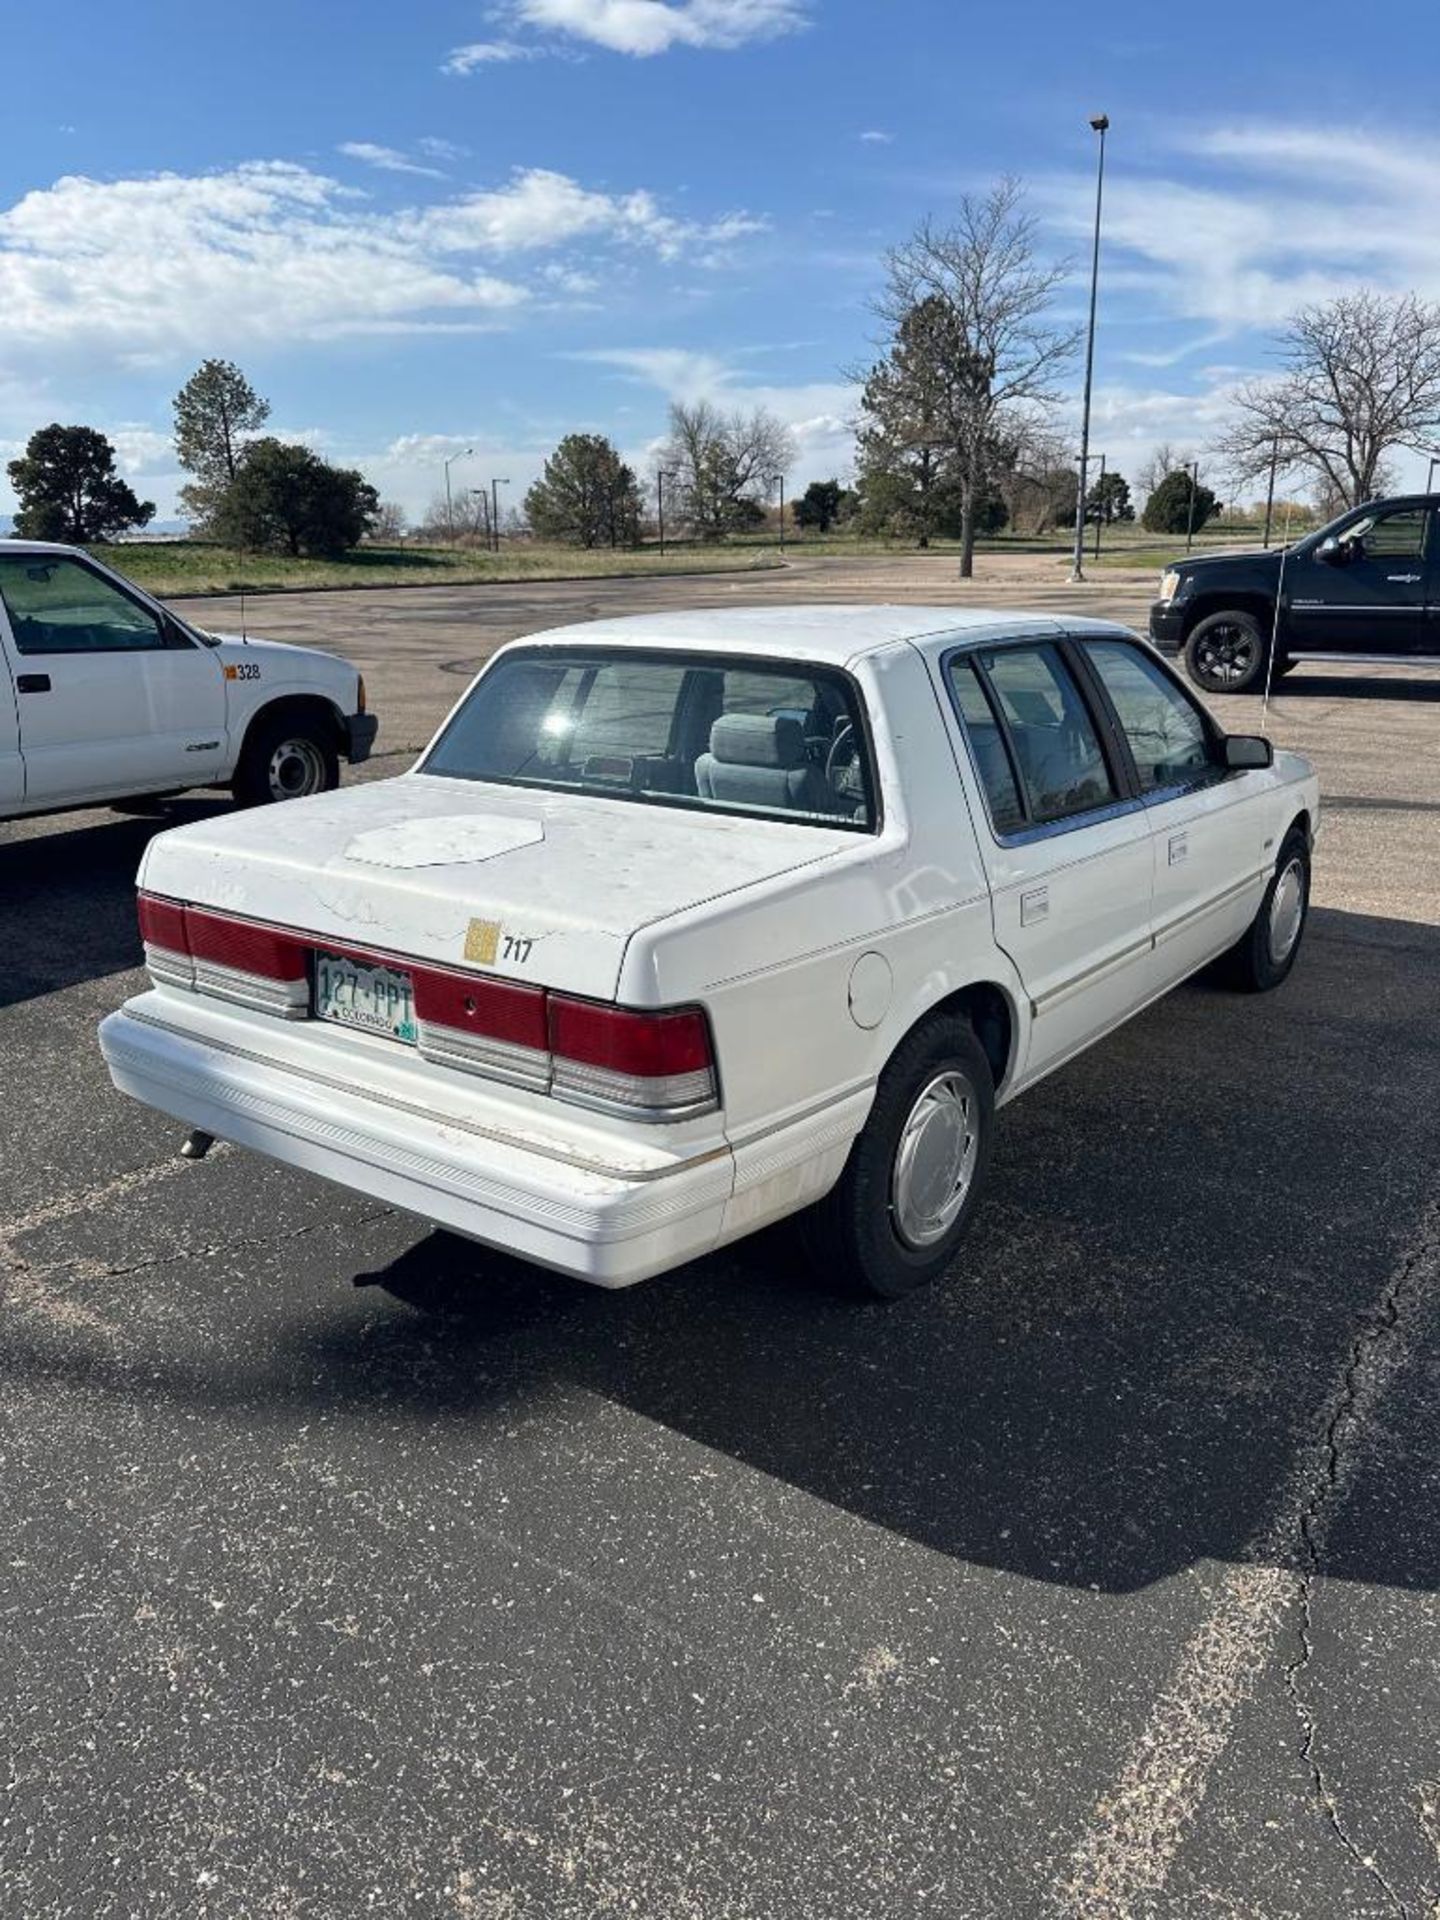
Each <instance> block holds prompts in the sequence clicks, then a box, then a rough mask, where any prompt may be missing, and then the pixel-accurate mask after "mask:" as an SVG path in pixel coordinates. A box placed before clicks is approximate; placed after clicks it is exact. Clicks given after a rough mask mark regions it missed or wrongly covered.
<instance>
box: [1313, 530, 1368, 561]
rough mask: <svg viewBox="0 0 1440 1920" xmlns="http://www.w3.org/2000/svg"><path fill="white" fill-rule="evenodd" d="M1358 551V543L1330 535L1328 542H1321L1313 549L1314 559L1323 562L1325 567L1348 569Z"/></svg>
mask: <svg viewBox="0 0 1440 1920" xmlns="http://www.w3.org/2000/svg"><path fill="white" fill-rule="evenodd" d="M1358 551H1359V543H1358V542H1357V541H1354V540H1346V539H1342V538H1340V537H1338V536H1337V535H1335V534H1333V533H1332V534H1331V535H1330V537H1329V539H1328V540H1322V541H1321V542H1320V544H1319V546H1318V547H1317V548H1316V549H1315V558H1316V559H1317V560H1323V561H1324V562H1325V565H1326V566H1327V567H1348V566H1349V564H1350V562H1351V561H1352V560H1353V559H1354V558H1355V555H1356V553H1357V552H1358Z"/></svg>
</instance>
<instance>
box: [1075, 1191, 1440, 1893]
mask: <svg viewBox="0 0 1440 1920" xmlns="http://www.w3.org/2000/svg"><path fill="white" fill-rule="evenodd" d="M1437 1305H1440V1201H1434V1202H1432V1203H1431V1204H1430V1206H1429V1207H1427V1208H1426V1210H1425V1212H1424V1214H1423V1215H1422V1218H1421V1221H1420V1223H1419V1226H1418V1229H1417V1231H1416V1233H1415V1235H1414V1237H1413V1239H1412V1240H1411V1241H1410V1242H1409V1245H1408V1247H1407V1249H1406V1250H1405V1251H1404V1252H1403V1253H1402V1254H1401V1257H1400V1258H1399V1260H1398V1261H1397V1262H1396V1264H1395V1266H1394V1268H1393V1269H1392V1271H1391V1272H1390V1274H1389V1275H1388V1277H1387V1278H1386V1280H1385V1283H1384V1285H1383V1287H1382V1288H1381V1289H1380V1292H1379V1294H1378V1296H1377V1298H1376V1299H1375V1301H1374V1304H1373V1305H1372V1306H1371V1307H1370V1308H1369V1309H1368V1311H1367V1312H1366V1313H1365V1315H1364V1317H1363V1320H1362V1322H1361V1325H1360V1327H1359V1329H1358V1331H1357V1332H1356V1333H1355V1334H1354V1335H1353V1337H1352V1338H1351V1340H1350V1341H1349V1343H1348V1345H1347V1347H1346V1349H1345V1357H1344V1361H1343V1364H1342V1365H1341V1367H1340V1369H1339V1372H1338V1374H1337V1376H1336V1378H1335V1380H1334V1382H1333V1384H1332V1386H1331V1388H1330V1391H1329V1392H1328V1393H1327V1394H1326V1396H1325V1398H1324V1400H1323V1401H1322V1402H1321V1404H1320V1408H1319V1410H1318V1412H1317V1415H1316V1418H1315V1421H1314V1425H1313V1428H1312V1433H1313V1438H1310V1439H1306V1440H1304V1441H1302V1442H1301V1443H1300V1445H1299V1446H1298V1447H1297V1449H1296V1453H1295V1456H1294V1460H1293V1464H1292V1468H1291V1472H1290V1474H1289V1477H1288V1481H1287V1485H1286V1489H1285V1491H1284V1493H1283V1495H1282V1497H1281V1498H1280V1500H1279V1501H1278V1502H1277V1504H1276V1507H1275V1510H1274V1513H1273V1515H1272V1518H1271V1520H1270V1521H1269V1523H1268V1524H1267V1525H1266V1526H1265V1527H1263V1528H1262V1529H1261V1530H1260V1532H1259V1533H1258V1534H1257V1535H1256V1536H1255V1537H1254V1539H1253V1540H1252V1541H1251V1542H1250V1544H1249V1546H1248V1548H1246V1550H1245V1551H1244V1554H1243V1555H1242V1557H1241V1559H1240V1563H1239V1564H1238V1565H1236V1566H1234V1567H1232V1568H1231V1569H1230V1570H1229V1571H1228V1572H1227V1573H1226V1574H1225V1576H1224V1578H1223V1580H1222V1581H1221V1583H1220V1588H1219V1592H1218V1593H1217V1595H1216V1598H1215V1601H1214V1603H1213V1605H1212V1606H1211V1608H1210V1610H1209V1611H1208V1613H1207V1614H1206V1615H1205V1616H1204V1618H1203V1619H1202V1620H1201V1621H1200V1623H1199V1625H1198V1626H1197V1628H1196V1630H1195V1632H1194V1633H1193V1634H1192V1636H1191V1638H1190V1639H1189V1641H1188V1642H1187V1643H1186V1645H1185V1647H1184V1648H1183V1649H1182V1650H1181V1652H1180V1655H1179V1657H1178V1659H1177V1661H1176V1663H1175V1666H1174V1668H1173V1669H1172V1672H1171V1676H1170V1679H1169V1681H1168V1682H1167V1684H1166V1685H1165V1686H1164V1687H1163V1688H1162V1690H1161V1692H1160V1694H1159V1695H1158V1696H1157V1697H1156V1699H1155V1702H1154V1704H1153V1705H1152V1707H1151V1710H1150V1714H1149V1718H1148V1720H1147V1722H1146V1724H1145V1726H1144V1727H1143V1728H1142V1729H1141V1730H1140V1732H1139V1735H1138V1737H1137V1738H1136V1740H1135V1742H1134V1744H1133V1746H1132V1748H1131V1751H1130V1754H1129V1756H1128V1758H1127V1760H1126V1762H1125V1764H1124V1766H1123V1767H1122V1769H1121V1771H1120V1773H1119V1775H1118V1777H1117V1778H1116V1780H1115V1781H1114V1782H1113V1784H1112V1786H1111V1787H1110V1789H1109V1791H1108V1792H1107V1793H1106V1794H1105V1795H1104V1796H1103V1797H1102V1798H1101V1799H1100V1800H1099V1801H1098V1802H1097V1804H1096V1806H1095V1809H1094V1813H1093V1815H1092V1818H1091V1823H1090V1825H1089V1827H1088V1829H1087V1830H1086V1832H1085V1833H1084V1834H1083V1835H1082V1837H1081V1839H1080V1841H1079V1843H1078V1844H1077V1846H1076V1848H1075V1850H1074V1852H1073V1853H1072V1855H1071V1857H1070V1860H1069V1862H1068V1866H1067V1867H1066V1868H1065V1869H1062V1874H1061V1876H1060V1877H1058V1878H1057V1881H1056V1882H1055V1883H1054V1884H1053V1887H1052V1897H1053V1898H1054V1899H1055V1900H1056V1902H1057V1903H1058V1905H1059V1907H1060V1910H1061V1911H1062V1912H1063V1913H1064V1914H1065V1915H1066V1916H1067V1917H1068V1916H1073V1917H1074V1920H1081V1916H1083V1920H1100V1916H1104V1920H1131V1916H1132V1915H1133V1914H1134V1912H1135V1908H1136V1903H1137V1901H1138V1900H1140V1899H1141V1898H1142V1897H1144V1896H1147V1895H1149V1896H1154V1895H1156V1894H1158V1893H1160V1892H1161V1891H1162V1890H1163V1889H1164V1887H1165V1885H1166V1883H1167V1881H1168V1879H1169V1874H1170V1869H1171V1866H1172V1864H1173V1862H1174V1860H1175V1857H1176V1855H1177V1853H1178V1852H1179V1850H1180V1847H1181V1845H1182V1844H1183V1842H1184V1839H1185V1837H1186V1835H1187V1833H1188V1832H1189V1830H1190V1828H1191V1826H1192V1824H1193V1822H1194V1820H1195V1818H1196V1816H1197V1814H1198V1812H1199V1809H1200V1805H1201V1803H1202V1801H1203V1800H1204V1797H1205V1793H1206V1788H1207V1785H1208V1780H1209V1775H1210V1772H1211V1770H1212V1768H1213V1767H1214V1765H1215V1763H1216V1761H1217V1760H1218V1759H1219V1757H1220V1755H1221V1754H1222V1753H1223V1752H1224V1750H1225V1747H1226V1746H1227V1745H1228V1743H1229V1740H1230V1737H1231V1733H1232V1731H1233V1728H1234V1723H1235V1717H1236V1715H1237V1713H1238V1712H1239V1709H1240V1706H1241V1704H1242V1703H1243V1701H1245V1700H1246V1699H1247V1698H1248V1697H1249V1696H1250V1694H1251V1693H1252V1692H1253V1691H1254V1689H1255V1687H1256V1686H1257V1685H1258V1684H1259V1680H1260V1676H1261V1675H1262V1673H1263V1672H1264V1671H1265V1669H1266V1668H1267V1667H1268V1666H1269V1665H1270V1663H1271V1662H1272V1660H1273V1659H1274V1655H1275V1649H1276V1644H1277V1641H1278V1640H1279V1638H1280V1636H1281V1635H1282V1634H1283V1632H1284V1629H1285V1623H1286V1620H1287V1619H1289V1618H1296V1619H1297V1620H1298V1632H1299V1635H1300V1641H1299V1651H1298V1652H1297V1653H1296V1655H1295V1657H1294V1658H1293V1659H1292V1660H1290V1661H1289V1662H1288V1663H1287V1665H1286V1667H1285V1669H1284V1685H1285V1687H1286V1689H1287V1691H1288V1692H1289V1694H1290V1696H1291V1698H1292V1700H1293V1702H1294V1704H1295V1707H1296V1711H1297V1713H1298V1714H1299V1716H1300V1719H1301V1724H1302V1727H1303V1728H1304V1741H1303V1745H1302V1749H1301V1751H1302V1754H1303V1758H1304V1761H1305V1764H1306V1766H1307V1767H1308V1768H1309V1770H1310V1774H1311V1780H1312V1784H1313V1787H1314V1791H1315V1797H1316V1800H1317V1803H1318V1805H1319V1807H1320V1808H1321V1810H1322V1812H1323V1813H1324V1815H1325V1817H1326V1820H1327V1824H1328V1825H1329V1827H1330V1830H1331V1832H1332V1833H1333V1834H1334V1836H1335V1837H1336V1838H1337V1839H1338V1840H1339V1842H1340V1843H1341V1845H1342V1846H1344V1847H1345V1849H1346V1850H1347V1852H1348V1853H1349V1854H1350V1856H1351V1857H1352V1859H1353V1860H1354V1861H1356V1862H1357V1863H1358V1864H1359V1865H1360V1866H1361V1868H1363V1870H1364V1871H1365V1873H1366V1874H1367V1875H1368V1876H1370V1878H1371V1879H1372V1880H1373V1881H1374V1883H1375V1884H1376V1885H1377V1886H1378V1887H1379V1888H1381V1889H1382V1890H1383V1892H1384V1893H1385V1895H1386V1896H1387V1897H1388V1899H1389V1901H1390V1903H1391V1907H1392V1909H1393V1910H1394V1912H1395V1913H1396V1914H1397V1915H1399V1916H1400V1917H1401V1920H1418V1916H1417V1915H1416V1914H1415V1913H1414V1912H1413V1910H1412V1909H1411V1908H1410V1907H1408V1906H1407V1905H1406V1904H1405V1903H1404V1901H1403V1900H1402V1899H1401V1898H1400V1896H1399V1894H1398V1893H1397V1892H1396V1890H1395V1888H1394V1887H1393V1885H1391V1883H1390V1882H1389V1880H1388V1878H1387V1876H1386V1875H1385V1873H1384V1871H1383V1870H1382V1869H1381V1868H1380V1867H1379V1865H1378V1863H1377V1862H1376V1861H1375V1860H1374V1859H1373V1857H1372V1856H1370V1855H1368V1854H1366V1853H1364V1852H1363V1851H1362V1850H1361V1849H1360V1847H1359V1846H1358V1845H1357V1844H1356V1843H1355V1842H1354V1840H1353V1838H1352V1836H1351V1834H1350V1832H1349V1830H1348V1828H1347V1826H1346V1824H1345V1822H1344V1821H1343V1820H1342V1818H1341V1815H1340V1809H1339V1803H1338V1799H1337V1797H1336V1792H1335V1789H1334V1787H1333V1785H1332V1783H1331V1781H1330V1779H1329V1777H1328V1776H1327V1775H1326V1773H1325V1771H1324V1769H1323V1767H1322V1766H1321V1764H1320V1761H1319V1757H1318V1756H1319V1728H1318V1722H1317V1719H1316V1716H1315V1714H1314V1712H1313V1710H1312V1709H1311V1708H1310V1706H1309V1703H1308V1702H1307V1701H1306V1700H1305V1697H1304V1692H1303V1688H1302V1686H1301V1676H1302V1674H1303V1673H1304V1670H1305V1668H1306V1667H1307V1666H1308V1665H1309V1664H1310V1663H1311V1661H1312V1660H1313V1659H1314V1657H1315V1654H1314V1621H1313V1605H1314V1595H1315V1590H1316V1587H1317V1585H1318V1581H1319V1578H1320V1576H1321V1574H1322V1573H1323V1559H1324V1552H1325V1546H1326V1542H1327V1538H1328V1534H1329V1529H1330V1526H1331V1524H1332V1522H1333V1520H1334V1517H1335V1515H1336V1513H1337V1512H1338V1511H1339V1509H1340V1507H1341V1505H1342V1503H1343V1501H1344V1498H1345V1495H1346V1493H1347V1492H1348V1490H1349V1485H1350V1481H1351V1479H1352V1477H1353V1475H1354V1473H1355V1471H1356V1469H1357V1466H1358V1465H1359V1463H1360V1461H1361V1460H1362V1459H1363V1457H1364V1453H1365V1448H1366V1445H1367V1444H1368V1442H1369V1438H1370V1429H1371V1423H1372V1421H1373V1419H1374V1416H1375V1413H1376V1410H1377V1408H1378V1407H1379V1406H1380V1404H1381V1402H1382V1401H1383V1399H1384V1397H1385V1395H1386V1393H1387V1392H1388V1391H1389V1389H1390V1387H1391V1385H1392V1384H1393V1382H1394V1380H1395V1378H1396V1376H1397V1374H1398V1373H1399V1372H1400V1370H1401V1368H1402V1367H1403V1366H1405V1364H1406V1363H1407V1362H1408V1360H1409V1359H1410V1357H1411V1355H1412V1352H1413V1349H1414V1343H1415V1339H1416V1336H1417V1334H1418V1333H1419V1331H1420V1330H1421V1328H1422V1327H1423V1325H1424V1324H1425V1322H1426V1320H1427V1318H1428V1316H1429V1315H1431V1314H1432V1313H1433V1312H1434V1310H1435V1309H1436V1307H1437ZM1435 1911H1436V1912H1440V1909H1436V1910H1435Z"/></svg>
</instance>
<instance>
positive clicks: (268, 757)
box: [233, 713, 340, 807]
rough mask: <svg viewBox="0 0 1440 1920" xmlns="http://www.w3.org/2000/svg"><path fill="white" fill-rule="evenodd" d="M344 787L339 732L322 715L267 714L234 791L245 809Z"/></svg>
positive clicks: (249, 739)
mask: <svg viewBox="0 0 1440 1920" xmlns="http://www.w3.org/2000/svg"><path fill="white" fill-rule="evenodd" d="M339 784H340V755H339V753H338V751H337V750H336V745H335V736H334V730H333V728H331V727H329V726H327V724H326V723H325V721H324V720H322V719H321V718H320V716H319V715H318V714H309V713H298V714H285V713H281V714H277V715H276V716H275V717H274V718H273V719H267V718H266V717H265V715H264V714H261V715H260V717H259V719H258V720H257V721H256V722H255V724H254V726H252V727H251V729H250V732H249V733H248V734H247V736H246V739H245V746H244V750H243V751H242V753H241V755H240V764H239V766H238V767H237V768H236V769H235V779H234V783H233V786H234V793H235V798H236V799H237V800H238V801H239V803H240V805H241V806H242V807H260V806H266V805H269V804H270V803H271V802H274V801H277V800H304V799H307V798H308V797H309V796H310V795H311V794H313V793H328V792H329V791H330V789H331V788H332V787H338V786H339Z"/></svg>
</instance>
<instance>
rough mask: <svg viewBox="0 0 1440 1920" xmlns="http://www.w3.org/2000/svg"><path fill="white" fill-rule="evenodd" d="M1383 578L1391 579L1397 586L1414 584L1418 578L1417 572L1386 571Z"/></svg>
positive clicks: (1417, 582)
mask: <svg viewBox="0 0 1440 1920" xmlns="http://www.w3.org/2000/svg"><path fill="white" fill-rule="evenodd" d="M1385 578H1386V579H1387V580H1393V581H1394V582H1395V584H1396V585H1397V586H1401V587H1413V586H1416V585H1418V584H1419V580H1420V576H1419V574H1418V573H1387V574H1386V576H1385Z"/></svg>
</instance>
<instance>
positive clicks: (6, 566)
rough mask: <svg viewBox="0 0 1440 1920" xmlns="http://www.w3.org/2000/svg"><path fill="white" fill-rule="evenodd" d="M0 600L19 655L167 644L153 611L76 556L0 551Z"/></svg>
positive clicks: (108, 650) (111, 650)
mask: <svg viewBox="0 0 1440 1920" xmlns="http://www.w3.org/2000/svg"><path fill="white" fill-rule="evenodd" d="M0 599H3V600H4V602H5V610H6V612H7V613H8V614H9V616H10V631H11V632H12V633H13V634H14V636H15V645H16V648H17V649H18V651H19V652H20V653H22V654H26V655H29V654H46V653H133V652H134V651H135V650H136V649H137V648H142V647H162V646H164V644H165V637H164V634H163V633H162V632H161V629H160V622H159V621H158V620H157V619H156V618H155V616H154V614H152V613H151V612H150V611H149V610H148V609H147V608H145V607H142V606H141V605H140V604H139V602H138V601H135V600H132V599H131V598H130V597H129V595H128V594H124V593H121V592H120V590H119V589H118V588H117V587H112V586H111V585H110V583H109V582H108V581H106V580H102V579H101V578H100V576H99V575H98V574H95V573H91V571H90V569H89V568H88V567H82V566H81V565H80V564H79V563H78V562H77V561H75V560H67V559H63V558H55V559H51V558H49V557H48V556H47V555H44V554H33V553H31V554H24V553H19V554H0Z"/></svg>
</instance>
